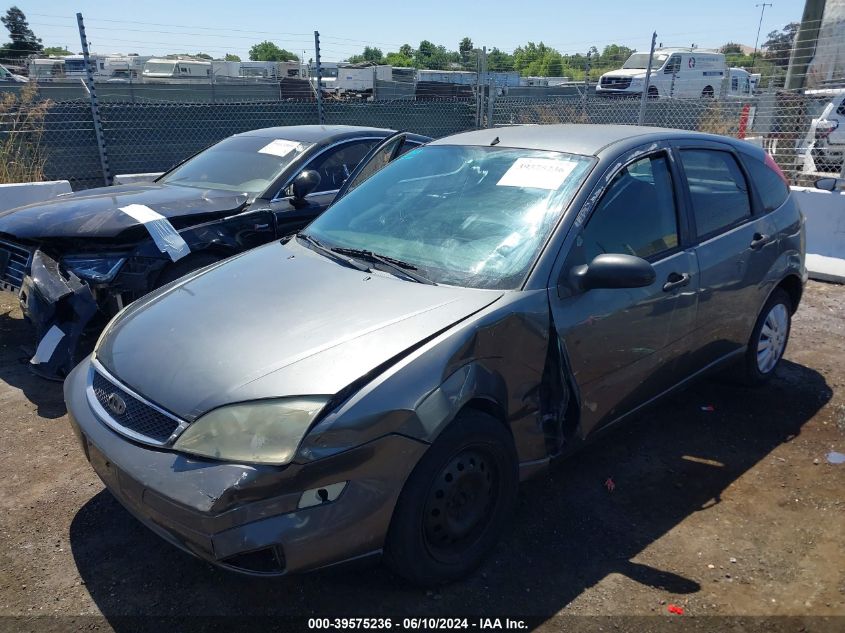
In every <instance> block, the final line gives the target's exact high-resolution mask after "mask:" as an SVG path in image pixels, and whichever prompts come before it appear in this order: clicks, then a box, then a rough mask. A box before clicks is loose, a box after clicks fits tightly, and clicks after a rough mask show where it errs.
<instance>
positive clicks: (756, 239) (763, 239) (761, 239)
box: [749, 233, 770, 251]
mask: <svg viewBox="0 0 845 633" xmlns="http://www.w3.org/2000/svg"><path fill="white" fill-rule="evenodd" d="M769 240H770V238H769V236H768V235H766V234H765V233H755V234H754V235H753V236H752V237H751V244H750V245H749V246H750V247H751V250H754V251H756V250H757V249H758V248H762V247H763V246H765V245H766V244H768V243H769Z"/></svg>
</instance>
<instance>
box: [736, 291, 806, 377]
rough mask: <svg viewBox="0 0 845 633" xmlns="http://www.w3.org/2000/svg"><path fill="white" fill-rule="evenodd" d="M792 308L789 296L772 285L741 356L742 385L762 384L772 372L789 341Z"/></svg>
mask: <svg viewBox="0 0 845 633" xmlns="http://www.w3.org/2000/svg"><path fill="white" fill-rule="evenodd" d="M792 309H793V308H792V300H791V299H790V298H789V295H788V294H787V293H786V291H785V290H783V289H782V288H776V289H775V290H774V291H773V292H772V294H771V295H770V296H769V300H768V301H766V305H764V306H763V309H762V310H761V311H760V315H759V316H758V317H757V323H756V324H755V325H754V330H753V331H752V332H751V338H750V339H749V341H748V350H747V351H746V352H745V358H744V359H743V363H742V367H741V369H742V373H741V376H740V378H741V380H742V382H744V383H745V384H746V385H749V386H751V387H757V386H760V385H763V384H765V383H766V382H768V381H769V379H770V378H771V377H772V376H773V375H774V373H775V370H776V369H777V366H778V364H780V361H781V359H782V358H783V354H784V352H785V351H786V345H787V343H788V342H789V332H790V329H791V328H792ZM761 347H763V349H760V348H761ZM766 352H768V353H766Z"/></svg>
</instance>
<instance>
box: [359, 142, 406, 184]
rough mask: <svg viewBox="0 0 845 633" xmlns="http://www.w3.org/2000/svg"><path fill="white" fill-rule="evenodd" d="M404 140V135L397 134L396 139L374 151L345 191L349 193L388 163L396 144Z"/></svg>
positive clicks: (391, 158)
mask: <svg viewBox="0 0 845 633" xmlns="http://www.w3.org/2000/svg"><path fill="white" fill-rule="evenodd" d="M404 140H405V137H404V136H399V137H397V138H396V139H394V140H392V141H390V142H389V143H387V145H385V146H384V147H382V148H380V149H379V150H378V151H377V152H376V154H375V155H374V156H372V157H371V158H370V159H369V160H368V161H367V164H366V165H364V168H363V169H362V170H361V171H360V172H359V173H358V175H357V176H356V177H355V180H354V181H352V182H350V183H349V189H347V191H346V193H349V192H350V191H352V190H353V189H355V188H356V187H357V186H358V185H360V184H361V183H362V182H364V181H365V180H367V179H368V178H370V176H372V175H374V174H376V173H378V172H380V171H381V170H382V169H384V168H385V167H386V166H387V165H388V164H389V163H390V161H391V160H393V158H394V156H393V154H394V152H395V151H396V146H397V145H398V144H399V143H403V142H404ZM400 149H404V148H400Z"/></svg>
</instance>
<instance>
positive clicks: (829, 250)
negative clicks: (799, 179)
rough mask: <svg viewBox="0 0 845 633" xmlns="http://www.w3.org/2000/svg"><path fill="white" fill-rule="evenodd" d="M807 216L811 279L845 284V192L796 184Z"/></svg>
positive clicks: (796, 189)
mask: <svg viewBox="0 0 845 633" xmlns="http://www.w3.org/2000/svg"><path fill="white" fill-rule="evenodd" d="M792 191H793V193H794V195H795V199H796V200H797V201H798V204H799V205H800V206H801V211H802V212H803V213H804V216H805V217H806V218H807V225H806V230H807V260H806V264H807V271H808V272H809V273H810V278H811V279H819V280H822V281H833V282H838V283H845V192H842V191H836V192H832V191H822V190H820V189H814V188H813V187H792Z"/></svg>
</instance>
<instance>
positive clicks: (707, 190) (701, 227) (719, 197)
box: [681, 149, 751, 236]
mask: <svg viewBox="0 0 845 633" xmlns="http://www.w3.org/2000/svg"><path fill="white" fill-rule="evenodd" d="M681 164H682V165H683V166H684V173H685V174H686V176H687V183H688V184H689V188H690V197H691V198H692V211H693V215H694V216H695V226H696V231H697V233H698V235H699V236H705V235H710V234H712V233H715V232H717V231H720V230H722V229H725V228H728V227H730V226H733V225H734V224H736V223H738V222H741V221H742V220H743V219H744V218H747V217H750V216H751V202H750V200H749V198H748V183H747V182H745V176H744V175H743V174H742V170H740V168H739V165H738V164H737V162H736V159H735V158H734V157H733V155H732V154H731V153H730V152H721V151H718V150H709V149H685V150H681Z"/></svg>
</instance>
